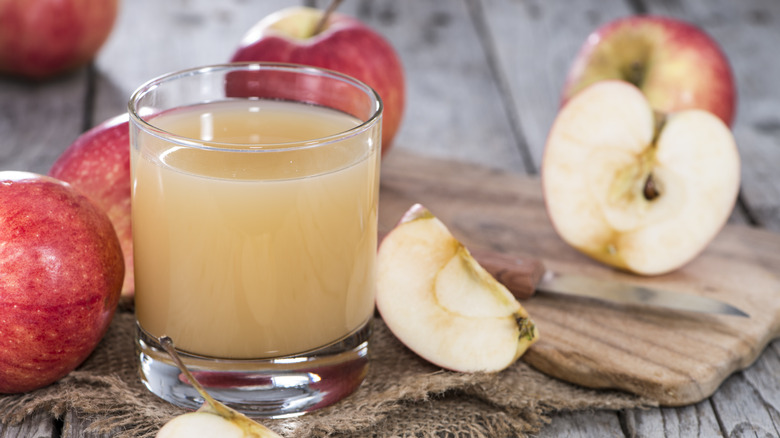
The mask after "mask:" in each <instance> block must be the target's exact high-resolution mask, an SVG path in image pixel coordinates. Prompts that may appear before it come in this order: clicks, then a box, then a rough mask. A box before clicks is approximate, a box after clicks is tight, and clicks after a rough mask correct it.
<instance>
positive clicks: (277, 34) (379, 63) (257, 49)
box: [231, 7, 405, 154]
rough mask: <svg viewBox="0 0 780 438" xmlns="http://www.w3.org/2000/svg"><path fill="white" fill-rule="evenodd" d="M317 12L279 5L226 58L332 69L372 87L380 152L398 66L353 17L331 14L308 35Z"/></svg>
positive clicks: (397, 91) (396, 113)
mask: <svg viewBox="0 0 780 438" xmlns="http://www.w3.org/2000/svg"><path fill="white" fill-rule="evenodd" d="M322 15H323V11H321V10H318V9H315V8H309V7H292V8H288V9H283V10H281V11H278V12H276V13H274V14H271V15H269V16H267V17H266V18H264V19H262V20H261V21H259V22H258V23H257V24H256V25H255V26H253V27H252V29H250V30H249V32H248V33H247V34H246V35H245V37H244V39H243V40H242V41H241V43H240V46H239V48H238V50H237V51H236V53H235V54H234V55H233V57H232V59H231V61H232V62H240V61H256V62H285V63H293V64H303V65H309V66H314V67H320V68H326V69H330V70H334V71H337V72H340V73H343V74H346V75H349V76H352V77H354V78H356V79H358V80H360V81H362V82H364V83H366V84H367V85H369V86H370V87H372V88H373V89H374V90H376V92H377V93H378V94H379V96H380V97H381V98H382V102H383V104H384V114H383V122H382V123H383V124H382V153H383V154H385V153H387V151H389V150H390V147H391V146H392V141H393V138H394V137H395V135H396V132H397V131H398V128H399V125H400V123H401V118H402V115H403V111H404V104H405V84H404V70H403V66H402V64H401V60H400V58H399V56H398V54H397V53H396V51H395V49H394V48H393V47H392V46H391V45H390V43H388V42H387V40H385V39H384V38H383V37H382V36H381V35H380V34H379V33H377V32H376V31H375V30H373V29H372V28H370V27H369V26H367V25H365V24H363V23H362V22H360V21H359V20H357V19H355V18H353V17H350V16H348V15H345V14H339V13H333V14H331V15H330V16H329V18H328V20H327V24H326V25H325V26H324V29H323V30H322V31H321V32H318V33H316V34H315V33H314V31H315V28H316V26H317V23H318V22H319V20H320V18H321V17H322Z"/></svg>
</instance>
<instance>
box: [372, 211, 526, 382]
mask: <svg viewBox="0 0 780 438" xmlns="http://www.w3.org/2000/svg"><path fill="white" fill-rule="evenodd" d="M377 265H378V279H377V296H376V304H377V309H378V310H379V313H380V314H381V315H382V319H383V320H384V321H385V323H386V324H387V326H388V328H389V329H390V331H392V332H393V334H394V335H395V336H396V337H397V338H398V339H399V340H400V341H401V342H402V343H403V344H404V345H406V346H407V347H408V348H409V349H410V350H412V351H414V352H415V353H416V354H418V355H419V356H420V357H422V358H423V359H425V360H427V361H429V362H431V363H433V364H435V365H438V366H440V367H443V368H446V369H449V370H453V371H461V372H477V371H485V372H495V371H500V370H502V369H504V368H506V367H508V366H509V365H511V364H512V363H514V362H515V361H516V360H517V359H518V358H519V357H520V356H521V355H522V354H523V353H524V352H525V351H526V350H527V349H528V347H530V346H531V344H533V343H534V342H536V340H537V339H538V338H539V334H538V331H537V329H536V326H535V325H534V323H533V321H531V319H530V318H529V316H528V313H527V312H526V311H525V309H524V308H523V307H522V306H521V305H520V303H519V302H518V301H517V300H516V299H515V298H514V296H513V295H512V294H511V292H509V290H507V289H506V287H504V285H502V284H501V283H499V282H498V281H496V280H495V279H494V278H493V277H492V276H491V275H490V274H489V273H488V272H487V271H485V269H484V268H482V266H480V265H479V263H477V261H476V260H474V258H473V257H472V256H471V254H470V253H469V251H468V250H467V249H466V247H465V246H463V245H462V244H461V243H460V242H459V241H458V240H457V239H455V237H453V235H452V234H451V233H450V231H449V230H448V229H447V227H446V226H445V225H444V224H443V223H442V222H441V221H440V220H438V219H437V218H436V217H435V216H434V215H433V214H431V213H430V212H429V211H428V210H427V209H425V207H423V206H421V205H419V204H417V205H415V206H413V207H412V208H411V209H410V210H409V211H408V212H407V213H406V214H405V215H404V217H403V219H402V220H401V221H400V223H399V224H398V225H397V226H396V227H395V228H394V229H393V230H392V231H391V232H390V233H388V235H387V236H386V237H385V238H384V240H383V241H382V243H381V245H380V247H379V254H378V258H377Z"/></svg>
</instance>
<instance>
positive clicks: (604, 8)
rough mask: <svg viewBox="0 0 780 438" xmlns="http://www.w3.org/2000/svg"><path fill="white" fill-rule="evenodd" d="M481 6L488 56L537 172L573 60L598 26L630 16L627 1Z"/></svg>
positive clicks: (488, 0)
mask: <svg viewBox="0 0 780 438" xmlns="http://www.w3.org/2000/svg"><path fill="white" fill-rule="evenodd" d="M481 5H482V6H481V10H482V11H483V12H482V15H483V16H484V20H485V24H484V27H485V29H487V30H488V32H490V35H488V40H487V42H488V43H489V44H491V47H490V48H489V50H492V51H494V52H495V54H496V62H497V67H498V75H499V80H500V82H502V83H504V84H505V87H506V88H507V89H508V94H509V96H511V102H510V103H509V105H510V108H509V109H510V112H511V113H512V114H513V115H514V117H515V120H514V123H516V124H517V125H518V126H519V127H520V130H521V131H522V134H523V136H524V141H525V143H526V145H527V147H528V148H529V150H530V154H531V156H532V157H533V163H534V165H535V167H536V169H538V168H539V165H540V163H541V158H542V152H543V150H544V144H545V141H546V139H547V132H548V131H549V129H550V126H552V122H553V120H554V119H555V116H556V114H557V113H558V109H559V104H560V95H561V89H562V87H563V82H564V79H565V77H566V73H567V71H568V70H569V67H570V65H571V62H572V61H573V60H574V56H575V54H576V53H577V51H578V50H579V48H580V46H581V45H582V43H583V42H584V41H585V38H586V37H587V36H588V34H589V33H590V32H592V31H593V30H594V29H596V28H597V27H598V26H599V25H601V24H603V23H605V22H607V21H609V20H611V19H614V18H616V17H618V16H623V15H627V14H629V13H630V12H631V11H630V9H629V7H628V6H627V4H626V2H625V1H623V0H609V1H599V0H590V1H577V2H567V1H553V2H549V1H543V0H533V1H524V2H517V1H512V0H483V1H482V2H481ZM512 107H513V108H512Z"/></svg>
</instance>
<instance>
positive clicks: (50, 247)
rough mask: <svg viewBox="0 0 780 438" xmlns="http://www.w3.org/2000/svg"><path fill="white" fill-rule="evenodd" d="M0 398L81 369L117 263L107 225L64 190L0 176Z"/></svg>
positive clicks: (114, 293)
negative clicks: (0, 395)
mask: <svg viewBox="0 0 780 438" xmlns="http://www.w3.org/2000/svg"><path fill="white" fill-rule="evenodd" d="M0 224H2V226H0V278H2V279H3V280H2V282H0V321H2V322H3V323H2V325H0V393H20V392H27V391H32V390H34V389H37V388H41V387H43V386H46V385H49V384H51V383H53V382H55V381H57V380H59V379H60V378H62V377H64V376H65V375H66V374H68V373H69V372H70V371H72V370H74V369H75V368H76V367H77V366H78V365H79V364H81V363H82V362H83V361H84V360H85V359H86V358H87V357H88V356H89V355H90V353H91V352H92V351H93V350H94V349H95V347H96V346H97V344H98V342H100V340H101V339H102V337H103V335H104V334H105V332H106V330H107V329H108V326H109V323H110V322H111V319H112V318H113V315H114V312H115V310H116V307H117V304H118V301H119V296H120V289H121V286H122V278H123V276H124V263H123V261H122V251H121V248H120V246H119V241H118V239H117V237H116V233H115V232H114V229H113V227H112V226H111V222H110V221H109V219H108V217H107V216H106V215H105V213H104V212H103V211H101V210H100V209H99V208H98V207H97V206H95V205H94V204H93V203H92V202H91V201H90V200H89V199H88V198H87V197H86V196H84V195H82V194H80V193H79V192H78V191H77V190H76V189H74V188H73V187H72V186H70V185H68V184H67V183H64V182H62V181H59V180H56V179H54V178H51V177H48V176H43V175H38V174H33V173H27V172H11V171H4V172H0Z"/></svg>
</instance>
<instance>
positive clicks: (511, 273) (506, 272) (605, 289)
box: [470, 249, 750, 317]
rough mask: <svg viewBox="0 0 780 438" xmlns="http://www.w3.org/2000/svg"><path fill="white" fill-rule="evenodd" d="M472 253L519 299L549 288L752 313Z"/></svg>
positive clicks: (605, 297)
mask: <svg viewBox="0 0 780 438" xmlns="http://www.w3.org/2000/svg"><path fill="white" fill-rule="evenodd" d="M470 252H471V254H472V256H474V258H475V259H476V260H477V262H479V264H480V265H482V267H484V268H485V270H486V271H488V272H489V273H490V274H491V275H493V277H495V278H496V280H498V281H500V282H501V283H502V284H504V286H506V287H507V289H509V291H510V292H512V294H513V295H514V296H515V297H516V298H517V299H521V300H522V299H527V298H530V297H531V296H532V295H533V294H534V293H537V292H547V293H556V294H565V295H576V296H584V297H588V298H595V299H598V300H606V301H611V302H617V303H622V304H643V305H650V306H659V307H666V308H671V309H676V310H684V311H691V312H700V313H711V314H721V315H733V316H740V317H749V316H750V315H748V314H747V313H745V312H744V311H742V310H741V309H739V308H737V307H735V306H732V305H731V304H728V303H725V302H723V301H719V300H716V299H713V298H709V297H703V296H700V295H692V294H689V293H684V292H678V291H672V290H667V289H658V288H654V287H648V286H640V285H635V284H630V283H626V282H620V281H616V280H606V279H598V278H593V277H587V276H583V275H574V274H565V273H559V272H553V271H549V270H547V269H546V267H545V266H544V264H543V263H542V261H541V260H538V259H535V258H531V257H520V256H513V255H508V254H503V253H499V252H493V251H485V250H479V249H477V250H471V251H470Z"/></svg>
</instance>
